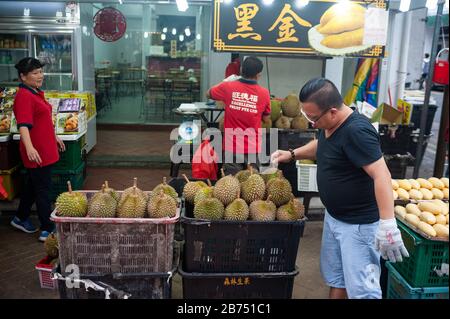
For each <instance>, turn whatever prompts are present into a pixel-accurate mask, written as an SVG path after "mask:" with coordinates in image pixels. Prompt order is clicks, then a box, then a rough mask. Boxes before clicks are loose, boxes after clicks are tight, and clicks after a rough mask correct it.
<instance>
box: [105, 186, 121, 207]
mask: <svg viewBox="0 0 450 319" xmlns="http://www.w3.org/2000/svg"><path fill="white" fill-rule="evenodd" d="M105 192H107V193H109V194H110V195H111V196H112V197H113V198H114V199H115V200H116V202H119V200H120V195H119V194H117V192H116V191H115V190H114V189H113V188H110V187H109V184H108V181H105Z"/></svg>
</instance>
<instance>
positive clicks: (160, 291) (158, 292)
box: [58, 272, 173, 299]
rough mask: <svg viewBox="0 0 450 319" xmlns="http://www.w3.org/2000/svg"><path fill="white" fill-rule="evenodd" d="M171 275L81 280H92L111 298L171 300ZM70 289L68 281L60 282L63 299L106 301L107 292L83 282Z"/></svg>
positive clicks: (139, 275)
mask: <svg viewBox="0 0 450 319" xmlns="http://www.w3.org/2000/svg"><path fill="white" fill-rule="evenodd" d="M172 275H173V272H171V273H144V274H127V275H119V274H116V275H114V276H113V275H107V276H81V278H80V279H81V280H91V281H92V282H93V283H94V284H96V285H98V286H100V287H102V288H106V289H108V292H109V293H110V295H109V298H111V299H119V298H123V297H124V296H125V295H128V298H129V299H170V298H171V290H172ZM73 284H74V282H73V281H71V285H70V288H69V287H67V285H66V281H65V280H63V279H60V280H58V292H59V296H60V298H61V299H105V297H106V295H105V291H101V290H95V289H93V288H88V287H86V285H85V284H84V283H83V282H79V285H78V287H74V286H73Z"/></svg>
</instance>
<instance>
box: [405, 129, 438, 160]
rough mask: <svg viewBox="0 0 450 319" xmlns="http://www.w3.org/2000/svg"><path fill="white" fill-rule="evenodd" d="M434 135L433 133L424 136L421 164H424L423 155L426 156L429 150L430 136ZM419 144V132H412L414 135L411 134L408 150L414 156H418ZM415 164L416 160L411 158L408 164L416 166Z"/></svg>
mask: <svg viewBox="0 0 450 319" xmlns="http://www.w3.org/2000/svg"><path fill="white" fill-rule="evenodd" d="M432 136H433V135H425V136H424V137H423V144H422V153H421V158H420V163H419V166H421V165H422V160H423V157H424V155H425V152H426V150H427V146H428V142H429V141H430V138H431V137H432ZM417 145H419V134H412V135H411V136H410V142H409V150H408V152H409V153H410V154H411V155H412V156H413V157H414V158H416V154H417ZM414 164H415V161H414V160H411V161H409V163H408V165H410V166H414Z"/></svg>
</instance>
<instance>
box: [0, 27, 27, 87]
mask: <svg viewBox="0 0 450 319" xmlns="http://www.w3.org/2000/svg"><path fill="white" fill-rule="evenodd" d="M27 56H30V45H29V34H27V33H8V32H1V31H0V87H6V86H17V85H18V83H19V81H18V74H17V70H16V69H15V68H14V65H15V64H16V63H17V62H18V61H19V60H21V59H23V58H25V57H27Z"/></svg>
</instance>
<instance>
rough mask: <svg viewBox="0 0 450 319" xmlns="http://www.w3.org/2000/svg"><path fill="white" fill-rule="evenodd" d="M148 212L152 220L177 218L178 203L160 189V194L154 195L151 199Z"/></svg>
mask: <svg viewBox="0 0 450 319" xmlns="http://www.w3.org/2000/svg"><path fill="white" fill-rule="evenodd" d="M147 210H148V216H149V217H150V218H163V217H175V215H176V214H177V201H176V200H175V199H174V198H173V197H172V196H170V195H168V194H165V193H164V190H163V189H160V190H159V193H158V194H154V195H153V196H152V197H151V198H150V199H149V201H148V207H147Z"/></svg>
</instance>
